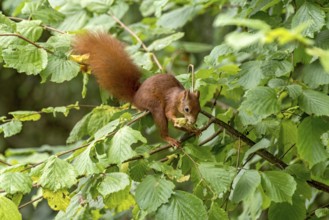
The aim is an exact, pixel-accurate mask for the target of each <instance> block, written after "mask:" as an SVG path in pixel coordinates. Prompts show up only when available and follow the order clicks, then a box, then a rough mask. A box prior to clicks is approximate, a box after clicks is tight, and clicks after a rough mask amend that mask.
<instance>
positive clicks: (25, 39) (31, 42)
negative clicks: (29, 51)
mask: <svg viewBox="0 0 329 220" xmlns="http://www.w3.org/2000/svg"><path fill="white" fill-rule="evenodd" d="M0 36H1V37H18V38H20V39H22V40H24V41H26V42H28V43H29V44H32V45H33V46H35V47H37V48H40V49H44V50H45V51H47V52H48V53H51V54H54V52H52V51H51V50H48V49H47V48H45V47H42V46H40V45H39V44H36V43H35V42H33V41H31V40H29V39H28V38H26V37H24V36H23V35H20V34H15V33H7V34H0Z"/></svg>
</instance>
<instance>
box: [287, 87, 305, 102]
mask: <svg viewBox="0 0 329 220" xmlns="http://www.w3.org/2000/svg"><path fill="white" fill-rule="evenodd" d="M287 91H288V94H289V96H290V97H291V98H292V99H297V98H298V97H299V96H300V95H301V94H302V93H303V89H302V87H301V86H300V85H295V84H294V85H288V86H287Z"/></svg>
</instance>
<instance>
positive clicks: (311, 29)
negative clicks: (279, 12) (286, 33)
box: [291, 2, 326, 38]
mask: <svg viewBox="0 0 329 220" xmlns="http://www.w3.org/2000/svg"><path fill="white" fill-rule="evenodd" d="M325 16H326V15H325V12H324V11H323V10H321V8H319V7H318V6H316V5H315V4H312V3H309V2H305V3H304V4H303V5H302V6H301V7H300V8H299V9H298V10H297V12H296V14H295V15H294V16H293V18H292V22H291V26H292V28H297V27H299V26H301V25H305V26H306V28H305V29H304V30H303V31H302V34H303V35H304V36H307V37H311V38H313V37H314V33H315V32H319V31H320V30H321V28H322V27H323V25H324V24H325Z"/></svg>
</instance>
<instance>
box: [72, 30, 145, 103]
mask: <svg viewBox="0 0 329 220" xmlns="http://www.w3.org/2000/svg"><path fill="white" fill-rule="evenodd" d="M73 52H74V53H77V54H89V59H88V64H89V65H90V67H91V70H92V73H93V74H94V75H95V76H96V78H97V80H98V83H99V84H100V86H101V87H103V88H104V89H106V90H108V91H109V92H110V93H111V94H112V95H113V96H114V97H116V98H118V99H120V100H123V101H127V102H132V101H133V98H134V95H135V93H136V91H137V90H138V88H139V86H140V82H139V80H140V78H141V73H140V71H139V70H138V68H137V66H136V65H135V64H134V63H133V61H132V60H131V58H130V57H129V55H128V54H127V52H126V51H125V50H124V45H123V44H122V43H121V42H120V41H118V40H117V39H115V38H113V37H112V36H110V35H108V34H106V33H91V32H87V33H84V34H81V35H77V36H76V38H75V40H74V42H73Z"/></svg>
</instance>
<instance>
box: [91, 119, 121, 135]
mask: <svg viewBox="0 0 329 220" xmlns="http://www.w3.org/2000/svg"><path fill="white" fill-rule="evenodd" d="M119 124H120V119H116V120H113V121H111V122H110V123H108V124H107V125H104V126H103V127H102V128H100V129H99V130H98V131H97V132H96V133H95V134H94V137H95V140H101V139H105V138H107V136H108V135H109V134H110V133H112V132H113V131H114V130H115V129H116V128H117V127H118V126H119Z"/></svg>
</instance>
